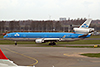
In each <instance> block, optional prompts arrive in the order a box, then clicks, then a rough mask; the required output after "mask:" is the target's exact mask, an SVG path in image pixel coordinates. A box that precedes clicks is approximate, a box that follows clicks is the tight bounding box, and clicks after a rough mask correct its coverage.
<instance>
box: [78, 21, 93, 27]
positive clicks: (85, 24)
mask: <svg viewBox="0 0 100 67" xmlns="http://www.w3.org/2000/svg"><path fill="white" fill-rule="evenodd" d="M91 21H92V19H87V20H86V21H85V22H84V23H83V24H82V25H81V26H80V27H79V28H88V27H89V26H90V24H91Z"/></svg>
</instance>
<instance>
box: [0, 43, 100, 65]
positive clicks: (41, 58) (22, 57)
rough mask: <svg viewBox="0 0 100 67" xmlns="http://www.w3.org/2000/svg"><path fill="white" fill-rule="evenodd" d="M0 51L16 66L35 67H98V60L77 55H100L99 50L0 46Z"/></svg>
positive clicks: (99, 61) (99, 62)
mask: <svg viewBox="0 0 100 67" xmlns="http://www.w3.org/2000/svg"><path fill="white" fill-rule="evenodd" d="M0 49H2V50H3V52H4V53H5V54H6V56H7V57H8V58H9V59H10V60H12V61H13V62H14V63H15V64H17V65H24V66H31V65H35V67H100V58H90V57H85V56H81V55H79V54H82V53H100V48H66V47H26V46H25V47H24V46H14V45H0Z"/></svg>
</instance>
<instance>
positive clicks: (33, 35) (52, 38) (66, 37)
mask: <svg viewBox="0 0 100 67" xmlns="http://www.w3.org/2000/svg"><path fill="white" fill-rule="evenodd" d="M91 21H92V20H91V19H87V20H86V21H85V22H84V23H83V24H82V25H81V26H80V27H79V28H74V29H73V30H74V33H67V32H13V33H8V34H6V35H5V36H4V39H7V40H13V41H15V45H17V42H16V41H22V40H25V41H30V40H31V41H35V42H36V43H46V42H50V43H49V45H56V43H55V42H58V41H63V42H65V41H67V42H69V41H75V40H80V39H84V38H88V37H90V36H91V34H92V32H93V31H94V28H88V27H89V25H90V23H91Z"/></svg>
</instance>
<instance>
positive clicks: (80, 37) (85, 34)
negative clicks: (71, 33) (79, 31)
mask: <svg viewBox="0 0 100 67" xmlns="http://www.w3.org/2000/svg"><path fill="white" fill-rule="evenodd" d="M87 35H88V34H84V35H82V36H78V38H81V37H85V36H87Z"/></svg>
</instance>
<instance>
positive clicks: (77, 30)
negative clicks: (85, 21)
mask: <svg viewBox="0 0 100 67" xmlns="http://www.w3.org/2000/svg"><path fill="white" fill-rule="evenodd" d="M73 30H74V32H75V33H79V34H87V33H91V32H93V31H94V28H74V29H73Z"/></svg>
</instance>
